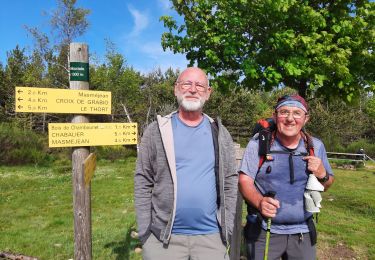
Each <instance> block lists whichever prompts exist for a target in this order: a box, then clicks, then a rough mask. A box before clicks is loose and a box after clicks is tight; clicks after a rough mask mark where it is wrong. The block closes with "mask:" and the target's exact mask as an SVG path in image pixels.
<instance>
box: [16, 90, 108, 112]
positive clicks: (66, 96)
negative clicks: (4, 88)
mask: <svg viewBox="0 0 375 260" xmlns="http://www.w3.org/2000/svg"><path fill="white" fill-rule="evenodd" d="M15 92H16V112H28V113H66V114H68V113H72V114H111V109H112V106H111V100H112V94H111V92H110V91H94V90H73V89H56V88H30V87H16V91H15Z"/></svg>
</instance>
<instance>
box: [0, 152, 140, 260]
mask: <svg viewBox="0 0 375 260" xmlns="http://www.w3.org/2000/svg"><path fill="white" fill-rule="evenodd" d="M134 165H135V158H129V159H127V160H122V161H117V162H114V163H111V162H99V163H98V166H97V170H96V172H95V174H94V178H93V180H92V184H91V203H92V205H91V206H92V209H91V210H92V213H91V214H92V249H93V250H92V251H93V259H141V257H140V256H139V255H136V254H135V253H134V248H135V247H136V246H137V245H138V241H136V240H134V239H132V238H131V237H130V233H131V231H132V230H134V229H135V213H134V206H133V204H134V203H133V175H134ZM67 168H68V170H67V171H65V172H62V171H61V169H56V168H53V167H52V168H47V167H40V168H35V167H32V166H29V167H0V209H1V210H0V234H1V239H0V251H7V252H14V253H19V254H24V255H29V256H35V257H38V258H39V259H64V260H67V259H73V258H74V230H73V223H74V220H73V205H72V201H73V197H72V178H71V172H70V171H69V167H67Z"/></svg>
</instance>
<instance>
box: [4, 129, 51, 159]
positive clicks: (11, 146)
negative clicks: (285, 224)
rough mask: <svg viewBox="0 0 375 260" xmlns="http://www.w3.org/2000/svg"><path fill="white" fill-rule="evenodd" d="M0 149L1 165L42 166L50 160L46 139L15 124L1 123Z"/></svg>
mask: <svg viewBox="0 0 375 260" xmlns="http://www.w3.org/2000/svg"><path fill="white" fill-rule="evenodd" d="M0 147H1V149H0V165H20V164H29V163H33V164H41V163H43V162H46V161H48V160H49V159H50V157H49V156H48V155H47V153H46V152H45V145H44V138H43V137H42V136H40V135H37V134H36V133H34V132H33V131H31V130H26V129H21V128H19V127H18V126H17V125H16V124H14V123H13V124H12V123H0Z"/></svg>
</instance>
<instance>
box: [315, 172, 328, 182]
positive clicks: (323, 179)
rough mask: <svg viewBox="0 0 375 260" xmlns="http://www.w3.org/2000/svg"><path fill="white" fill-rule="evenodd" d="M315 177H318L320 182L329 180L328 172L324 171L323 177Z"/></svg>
mask: <svg viewBox="0 0 375 260" xmlns="http://www.w3.org/2000/svg"><path fill="white" fill-rule="evenodd" d="M317 179H318V181H319V182H320V183H325V182H327V181H328V180H329V174H328V172H326V176H324V177H323V178H318V177H317Z"/></svg>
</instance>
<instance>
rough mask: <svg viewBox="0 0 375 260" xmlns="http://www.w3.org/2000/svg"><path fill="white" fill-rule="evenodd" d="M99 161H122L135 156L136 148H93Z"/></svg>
mask: <svg viewBox="0 0 375 260" xmlns="http://www.w3.org/2000/svg"><path fill="white" fill-rule="evenodd" d="M93 152H95V153H96V154H97V158H98V159H99V160H110V161H112V162H113V161H115V160H121V159H122V160H124V159H126V158H128V157H134V156H137V147H136V146H97V147H94V148H93Z"/></svg>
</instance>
